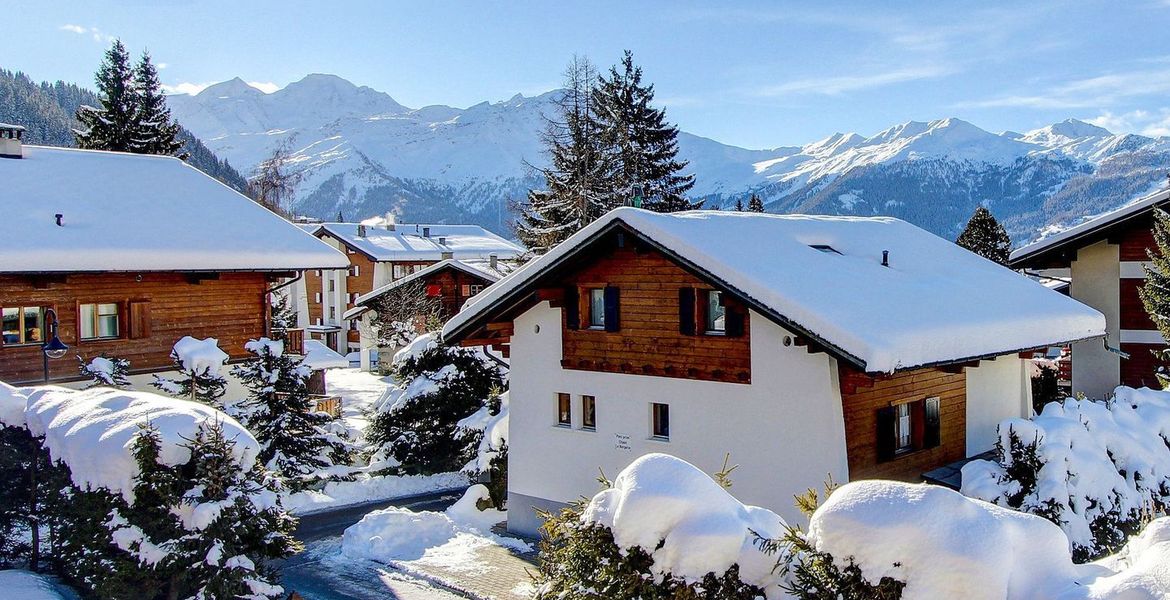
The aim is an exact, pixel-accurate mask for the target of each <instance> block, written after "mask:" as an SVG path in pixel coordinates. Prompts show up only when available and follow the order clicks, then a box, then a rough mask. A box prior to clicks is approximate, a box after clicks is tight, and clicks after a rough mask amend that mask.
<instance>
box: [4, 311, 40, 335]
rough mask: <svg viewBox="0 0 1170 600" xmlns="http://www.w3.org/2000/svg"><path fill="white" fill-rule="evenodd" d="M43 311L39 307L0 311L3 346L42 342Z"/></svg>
mask: <svg viewBox="0 0 1170 600" xmlns="http://www.w3.org/2000/svg"><path fill="white" fill-rule="evenodd" d="M44 322H45V309H44V308H43V307H40V306H22V307H6V308H4V309H3V310H2V311H0V331H2V332H3V339H4V343H5V344H37V343H40V342H42V341H44V340H43V339H42V338H41V330H42V329H43V327H44Z"/></svg>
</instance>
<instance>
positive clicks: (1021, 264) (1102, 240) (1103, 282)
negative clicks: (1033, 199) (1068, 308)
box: [1010, 190, 1170, 398]
mask: <svg viewBox="0 0 1170 600" xmlns="http://www.w3.org/2000/svg"><path fill="white" fill-rule="evenodd" d="M1167 205H1170V191H1167V190H1162V191H1160V192H1157V193H1154V194H1151V195H1149V196H1146V197H1144V198H1142V199H1140V200H1137V201H1135V202H1132V203H1130V204H1127V205H1126V206H1123V207H1121V208H1119V209H1117V210H1114V211H1111V212H1108V213H1105V214H1103V215H1100V216H1098V217H1096V218H1093V219H1090V220H1088V221H1086V222H1084V223H1081V224H1080V225H1077V226H1076V227H1073V228H1070V229H1066V230H1065V231H1062V232H1060V233H1058V234H1056V235H1052V236H1049V237H1047V238H1044V239H1042V240H1040V241H1038V242H1036V243H1034V244H1030V245H1028V246H1024V247H1023V248H1020V249H1018V250H1016V251H1015V252H1012V255H1011V262H1010V265H1011V267H1012V268H1014V269H1021V270H1024V271H1025V272H1028V273H1033V274H1040V275H1042V276H1044V277H1047V278H1056V279H1065V280H1067V281H1069V288H1068V293H1069V295H1070V296H1072V297H1073V298H1076V299H1077V300H1079V301H1081V302H1084V303H1085V304H1088V305H1089V306H1092V307H1093V308H1095V309H1097V310H1098V311H1100V312H1101V313H1102V314H1104V315H1105V323H1106V327H1107V329H1106V332H1107V333H1106V336H1105V340H1104V343H1102V341H1101V340H1091V341H1085V342H1081V343H1077V344H1073V345H1072V390H1073V391H1074V392H1084V393H1085V394H1086V395H1087V396H1089V397H1091V398H1104V397H1107V396H1108V395H1109V394H1112V393H1113V390H1114V388H1116V387H1117V386H1118V385H1128V386H1132V387H1141V386H1153V387H1157V379H1156V378H1155V377H1154V372H1155V370H1156V369H1157V368H1158V367H1159V366H1160V364H1159V363H1158V362H1157V361H1156V360H1155V359H1154V355H1153V354H1152V353H1151V350H1156V349H1162V348H1165V347H1166V340H1165V339H1163V338H1162V335H1161V334H1160V333H1158V328H1157V326H1156V325H1154V322H1153V320H1151V319H1150V317H1149V315H1147V314H1146V311H1145V308H1144V307H1143V306H1142V301H1141V298H1140V297H1139V296H1138V289H1139V288H1141V286H1142V284H1143V283H1144V282H1145V279H1146V272H1145V269H1144V268H1143V267H1142V265H1143V263H1145V262H1148V260H1149V257H1148V255H1147V254H1146V251H1147V250H1148V249H1154V250H1156V249H1157V244H1155V243H1154V234H1153V230H1154V209H1155V208H1162V209H1166V208H1167Z"/></svg>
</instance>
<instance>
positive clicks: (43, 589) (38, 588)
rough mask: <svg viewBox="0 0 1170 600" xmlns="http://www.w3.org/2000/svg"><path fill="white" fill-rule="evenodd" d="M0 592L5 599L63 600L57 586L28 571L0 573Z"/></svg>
mask: <svg viewBox="0 0 1170 600" xmlns="http://www.w3.org/2000/svg"><path fill="white" fill-rule="evenodd" d="M0 590H3V595H4V597H5V598H18V599H19V600H65V596H62V595H61V594H60V592H58V591H57V586H55V585H53V582H51V581H49V580H48V579H46V578H45V577H44V576H43V575H37V574H36V573H31V572H29V571H22V570H15V569H13V570H7V571H0Z"/></svg>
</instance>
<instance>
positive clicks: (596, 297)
mask: <svg viewBox="0 0 1170 600" xmlns="http://www.w3.org/2000/svg"><path fill="white" fill-rule="evenodd" d="M589 328H590V329H604V328H605V288H590V289H589Z"/></svg>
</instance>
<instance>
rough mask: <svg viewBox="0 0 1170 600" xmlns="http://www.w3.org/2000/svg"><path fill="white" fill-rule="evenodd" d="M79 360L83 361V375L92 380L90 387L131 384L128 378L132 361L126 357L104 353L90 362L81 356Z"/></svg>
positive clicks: (122, 386) (81, 368) (121, 386)
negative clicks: (116, 356)
mask: <svg viewBox="0 0 1170 600" xmlns="http://www.w3.org/2000/svg"><path fill="white" fill-rule="evenodd" d="M77 360H78V362H80V363H81V367H80V371H81V376H82V377H88V378H89V379H90V380H91V381H90V384H89V387H98V386H105V387H116V388H124V387H129V386H130V380H129V379H127V378H126V375H127V374H128V373H129V372H130V361H128V360H126V359H124V358H114V357H110V356H106V354H105V353H102V355H101V356H97V357H95V358H93V359H92V360H90V361H89V362H86V361H85V359H84V358H82V357H80V356H78V357H77Z"/></svg>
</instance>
